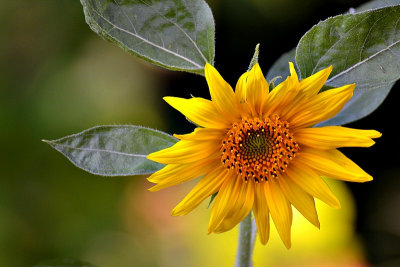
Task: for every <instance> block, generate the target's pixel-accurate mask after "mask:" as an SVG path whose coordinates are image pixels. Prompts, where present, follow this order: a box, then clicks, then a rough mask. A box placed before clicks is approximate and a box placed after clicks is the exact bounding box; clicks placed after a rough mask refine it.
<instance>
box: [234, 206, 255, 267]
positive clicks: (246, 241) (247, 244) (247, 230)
mask: <svg viewBox="0 0 400 267" xmlns="http://www.w3.org/2000/svg"><path fill="white" fill-rule="evenodd" d="M253 228H254V229H255V225H253V221H252V219H251V212H250V213H249V215H247V217H246V218H245V219H244V220H243V221H242V222H241V223H240V226H239V242H238V249H237V255H236V264H235V266H236V267H251V266H252V265H253V263H252V255H253V247H254V239H255V231H253V230H254V229H253Z"/></svg>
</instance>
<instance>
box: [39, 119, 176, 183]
mask: <svg viewBox="0 0 400 267" xmlns="http://www.w3.org/2000/svg"><path fill="white" fill-rule="evenodd" d="M43 141H44V142H46V143H48V144H49V145H50V146H52V147H53V148H54V149H56V150H58V151H59V152H61V153H62V154H63V155H64V156H66V157H67V158H68V159H69V160H70V161H71V162H72V163H73V164H74V165H75V166H77V167H79V168H81V169H83V170H85V171H87V172H90V173H92V174H96V175H102V176H127V175H138V174H150V173H153V172H156V171H158V170H159V169H161V168H162V167H163V166H164V165H162V164H159V163H156V162H153V161H151V160H148V159H147V158H146V156H147V155H148V154H150V153H152V152H155V151H158V150H161V149H164V148H167V147H170V146H172V145H173V144H175V143H176V142H177V139H176V138H174V137H172V136H170V135H168V134H166V133H163V132H161V131H158V130H153V129H149V128H144V127H141V126H134V125H115V126H96V127H94V128H91V129H88V130H85V131H83V132H81V133H78V134H73V135H70V136H67V137H64V138H61V139H58V140H53V141H47V140H43Z"/></svg>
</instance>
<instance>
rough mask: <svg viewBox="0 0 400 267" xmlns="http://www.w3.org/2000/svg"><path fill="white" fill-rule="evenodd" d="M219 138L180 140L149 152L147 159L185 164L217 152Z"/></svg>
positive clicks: (219, 145)
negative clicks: (169, 145) (164, 147)
mask: <svg viewBox="0 0 400 267" xmlns="http://www.w3.org/2000/svg"><path fill="white" fill-rule="evenodd" d="M220 147H221V144H220V140H210V141H201V142H199V141H186V140H181V141H179V142H178V143H176V144H174V145H173V146H171V147H169V148H166V149H163V150H160V151H157V152H154V153H151V154H150V155H148V156H147V158H148V159H150V160H152V161H156V162H159V163H163V164H177V163H179V164H186V163H191V162H196V161H199V160H202V159H206V158H207V157H210V156H211V155H212V154H214V153H218V154H219V152H218V151H219V148H220Z"/></svg>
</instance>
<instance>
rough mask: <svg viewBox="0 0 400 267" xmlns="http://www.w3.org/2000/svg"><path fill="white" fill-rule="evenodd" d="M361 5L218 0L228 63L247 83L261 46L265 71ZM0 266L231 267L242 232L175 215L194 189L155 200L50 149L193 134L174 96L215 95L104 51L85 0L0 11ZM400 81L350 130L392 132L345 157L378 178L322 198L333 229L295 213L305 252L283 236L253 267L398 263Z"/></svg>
mask: <svg viewBox="0 0 400 267" xmlns="http://www.w3.org/2000/svg"><path fill="white" fill-rule="evenodd" d="M362 2H363V1H350V0H349V1H345V0H334V1H317V0H304V1H301V2H300V1H297V0H247V1H240V0H215V1H208V3H209V4H210V6H211V8H212V10H213V13H214V17H215V20H216V33H217V35H216V64H215V65H216V67H217V69H218V70H219V71H220V72H221V74H222V76H223V77H225V79H226V80H227V81H228V82H230V83H231V84H235V83H236V80H237V78H238V77H239V75H240V74H241V73H242V72H243V71H245V70H246V68H247V66H248V63H249V60H250V58H251V56H252V53H253V51H254V47H255V45H256V44H257V43H258V42H259V43H261V56H260V61H259V62H260V65H261V67H262V68H263V70H264V73H266V72H267V70H268V68H269V67H270V66H271V64H272V63H273V62H274V61H275V60H276V59H277V58H278V57H279V55H280V54H282V53H283V52H286V51H288V50H290V49H291V48H292V47H295V46H296V44H297V42H298V40H299V39H300V38H301V36H302V35H303V34H304V33H305V32H306V31H307V30H308V29H309V28H311V26H312V25H314V24H315V23H317V22H319V21H320V20H322V19H325V18H327V17H328V16H333V15H336V14H339V13H343V12H346V11H347V10H348V8H350V7H356V6H358V5H359V4H361V3H362ZM0 30H1V35H0V36H1V37H0V38H1V40H0V266H6V267H8V266H32V265H34V264H36V263H38V262H41V261H43V260H46V259H53V258H75V259H82V260H85V261H89V262H92V263H93V264H96V265H97V266H232V265H233V262H234V258H235V249H236V235H237V229H235V230H233V231H231V232H229V233H226V234H221V235H206V230H207V229H206V228H207V220H208V216H209V210H208V209H207V203H203V205H202V206H200V207H199V208H198V209H197V210H196V211H194V212H193V213H192V214H190V215H188V216H185V217H178V218H173V217H171V216H170V215H169V213H170V210H171V209H172V208H173V207H174V205H175V204H177V203H178V202H179V200H180V199H181V198H183V197H184V195H185V193H186V192H188V190H189V188H190V186H191V184H190V183H189V184H188V185H182V186H178V187H175V188H171V189H166V190H164V191H161V192H157V193H150V192H148V191H147V188H149V187H150V184H149V183H148V182H147V181H146V179H145V177H143V176H137V177H123V178H105V177H97V176H94V175H90V174H86V173H85V172H83V171H82V170H80V169H78V168H76V167H74V166H73V165H72V164H71V163H70V162H69V161H68V160H66V159H65V158H64V157H63V156H62V155H61V154H59V153H58V152H56V151H54V150H52V149H51V148H50V147H49V146H47V145H46V144H44V143H42V142H41V141H40V140H41V139H57V138H60V137H63V136H66V135H69V134H72V133H77V132H80V131H82V130H84V129H87V128H89V127H92V126H95V125H102V124H139V125H145V126H149V127H153V128H157V129H160V130H163V131H166V132H169V133H186V132H189V131H191V130H192V129H193V126H192V125H190V124H189V123H188V122H187V121H186V120H185V118H184V117H183V116H181V115H179V114H178V112H176V111H174V110H172V108H170V107H168V106H167V104H166V103H164V102H163V101H162V99H161V98H162V96H165V95H174V96H183V97H189V96H190V94H193V95H196V96H203V97H207V98H208V97H209V95H208V91H207V85H206V82H205V79H204V78H203V77H201V76H194V75H191V74H185V73H177V72H171V71H166V70H163V69H160V68H158V67H154V66H152V65H149V64H147V63H144V62H143V61H141V60H138V59H136V58H134V57H132V56H129V55H128V54H126V53H125V52H123V51H122V50H121V49H120V48H118V47H116V46H113V45H111V44H109V43H106V42H105V41H103V40H102V39H101V38H99V37H98V36H96V35H95V34H94V33H93V32H91V31H90V29H89V27H88V26H87V25H86V24H85V22H84V16H83V12H82V7H81V5H80V3H79V1H77V0H76V1H71V0H58V1H54V0H36V1H27V0H25V1H7V0H6V1H4V0H3V1H2V2H1V5H0ZM399 90H400V88H399V85H398V84H397V85H396V86H395V88H393V90H392V92H391V93H390V95H389V96H388V98H387V99H386V101H385V102H384V104H383V105H382V106H381V107H380V108H379V109H378V110H377V111H376V112H375V113H374V114H372V115H370V116H369V117H368V118H365V119H363V120H361V121H359V122H356V123H353V124H351V125H350V126H352V127H358V128H374V129H377V130H379V131H381V132H382V133H383V137H382V138H381V139H379V140H378V141H377V144H376V145H375V146H374V147H373V148H371V149H348V150H345V153H346V154H347V155H349V156H350V157H351V158H352V159H353V160H355V161H356V162H357V163H359V164H360V165H361V166H362V167H363V168H364V169H366V170H367V171H368V172H369V173H370V174H372V175H373V176H374V178H375V180H374V181H373V182H370V183H367V184H349V183H347V184H343V183H333V184H332V185H331V186H332V188H333V191H334V192H335V193H336V194H337V195H338V198H339V200H340V201H341V203H342V207H343V208H342V209H341V210H333V209H330V208H329V207H327V206H326V205H324V204H321V203H319V202H318V203H317V205H318V210H319V213H320V220H321V230H317V229H314V228H313V227H312V226H311V224H309V223H307V222H306V220H305V219H304V218H301V216H298V214H297V213H296V214H295V220H294V227H293V247H292V249H291V250H289V251H288V250H286V249H285V248H284V246H283V244H282V243H281V242H280V241H279V238H278V237H277V234H276V232H275V231H274V230H273V231H272V237H271V242H270V243H269V244H268V245H267V246H265V247H263V246H261V245H260V244H259V243H257V244H256V251H255V266H265V265H269V266H367V265H370V264H374V265H387V266H392V265H393V266H396V265H397V264H398V265H400V226H399V221H400V220H399V219H400V214H399V212H398V209H399V204H400V182H399V181H400V180H399V179H398V178H399V174H400V165H399V154H398V149H399V147H400V146H399V145H400V142H399V138H398V133H397V127H396V125H395V123H397V121H398V119H397V117H396V115H398V114H399V113H398V108H397V106H396V105H397V102H398V101H396V99H398V98H399V97H400V96H399Z"/></svg>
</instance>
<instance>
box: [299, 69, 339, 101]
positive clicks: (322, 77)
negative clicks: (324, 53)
mask: <svg viewBox="0 0 400 267" xmlns="http://www.w3.org/2000/svg"><path fill="white" fill-rule="evenodd" d="M331 72H332V66H329V67H328V68H326V69H323V70H321V71H319V72H317V73H315V74H314V75H311V76H310V77H308V78H306V79H304V80H302V81H300V91H301V92H302V93H303V94H304V95H305V96H306V97H310V96H313V95H316V94H318V92H319V91H320V90H321V88H322V86H324V84H325V82H326V80H327V79H328V77H329V74H331Z"/></svg>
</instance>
